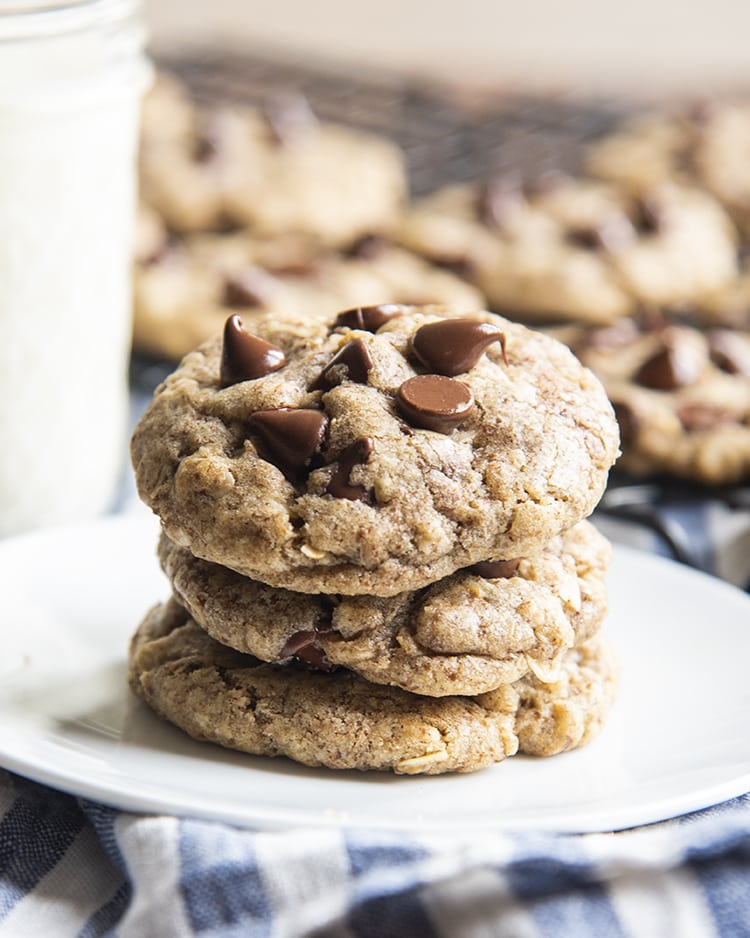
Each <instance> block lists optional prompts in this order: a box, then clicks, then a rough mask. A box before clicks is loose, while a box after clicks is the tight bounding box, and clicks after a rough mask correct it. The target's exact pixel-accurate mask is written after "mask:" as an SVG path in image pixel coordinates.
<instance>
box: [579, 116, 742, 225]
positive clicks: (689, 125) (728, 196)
mask: <svg viewBox="0 0 750 938" xmlns="http://www.w3.org/2000/svg"><path fill="white" fill-rule="evenodd" d="M587 168H588V170H589V172H591V173H592V174H593V175H595V176H598V177H599V178H602V179H608V180H611V181H614V182H617V183H619V184H621V185H624V186H627V187H628V188H629V189H630V190H632V191H636V192H639V191H640V192H642V191H645V190H647V189H650V188H652V187H653V186H654V185H660V184H662V183H664V182H671V181H674V180H682V181H683V182H685V183H687V184H689V185H695V186H699V187H701V188H703V189H705V190H706V191H708V192H710V193H712V194H713V195H714V196H715V197H716V198H717V199H718V200H719V201H720V202H721V204H722V205H723V206H724V207H725V208H726V209H727V211H728V212H729V214H730V215H731V216H732V218H733V219H734V221H735V222H736V223H737V225H738V226H739V227H740V229H741V230H742V232H743V233H744V234H745V235H747V234H748V233H750V104H748V103H747V102H746V101H745V102H743V101H723V102H718V101H715V102H703V103H702V104H701V105H699V106H695V107H692V108H689V109H684V110H683V111H681V112H671V113H670V112H663V113H659V112H656V113H654V112H651V113H647V114H643V115H641V116H638V117H635V118H633V119H632V120H631V121H629V122H627V123H626V124H625V125H624V126H622V127H621V128H620V129H619V130H617V131H615V132H614V133H612V134H609V135H607V136H606V137H605V138H603V139H602V140H601V141H599V142H597V144H596V145H595V146H593V147H592V148H591V151H590V153H589V155H588V160H587Z"/></svg>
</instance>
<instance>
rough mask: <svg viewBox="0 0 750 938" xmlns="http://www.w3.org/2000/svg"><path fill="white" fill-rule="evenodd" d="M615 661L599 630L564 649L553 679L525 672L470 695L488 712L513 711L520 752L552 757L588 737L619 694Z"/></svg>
mask: <svg viewBox="0 0 750 938" xmlns="http://www.w3.org/2000/svg"><path fill="white" fill-rule="evenodd" d="M619 671H620V668H619V662H618V660H617V656H616V655H615V654H614V652H613V650H612V649H611V648H610V646H609V645H608V644H607V642H606V641H605V640H604V638H603V636H602V635H601V634H597V635H595V636H594V638H593V639H591V640H590V641H588V642H584V643H582V644H579V645H576V646H575V647H574V648H571V649H570V650H569V651H567V652H566V653H565V656H564V658H563V665H562V667H561V669H560V672H559V674H558V676H557V678H556V679H555V680H553V681H549V682H545V681H543V680H541V679H540V678H539V677H538V676H537V675H533V674H528V675H527V676H526V677H525V678H523V679H522V680H520V681H516V682H515V683H514V684H506V685H502V686H501V687H499V688H497V690H494V691H491V692H490V693H488V694H482V695H481V696H479V697H476V698H474V699H475V700H476V701H477V703H479V704H481V705H482V706H483V707H487V708H489V709H490V710H492V711H501V712H507V711H512V710H515V711H516V723H515V731H516V735H517V736H518V751H519V752H524V753H526V754H527V755H530V756H554V755H557V754H558V753H561V752H567V751H569V750H570V749H576V748H577V747H579V746H584V745H585V744H586V743H588V742H590V741H591V740H592V739H593V738H594V737H595V736H596V735H597V734H598V733H599V732H600V730H601V729H602V727H603V726H604V723H605V721H606V719H607V717H608V715H609V712H610V710H611V709H612V705H613V704H614V701H615V696H616V694H617V685H618V679H619Z"/></svg>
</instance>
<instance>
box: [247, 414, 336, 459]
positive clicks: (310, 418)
mask: <svg viewBox="0 0 750 938" xmlns="http://www.w3.org/2000/svg"><path fill="white" fill-rule="evenodd" d="M248 426H249V427H250V429H251V430H254V431H255V432H256V433H257V434H258V436H259V437H260V438H261V440H262V442H263V446H264V448H265V450H266V452H267V453H268V454H269V456H270V457H271V459H270V462H272V463H273V464H274V465H276V466H278V467H279V469H281V470H282V471H283V472H286V473H291V474H296V473H299V472H301V471H302V470H304V469H305V468H306V467H307V466H308V465H309V462H310V460H311V459H312V457H313V456H314V455H315V453H316V452H317V451H318V450H319V449H320V446H321V444H322V442H323V437H324V436H325V432H326V427H327V426H328V418H327V417H326V415H325V414H324V413H323V412H322V411H320V410H308V409H303V408H300V409H297V410H294V409H292V408H291V407H280V408H279V409H278V410H258V411H256V412H255V413H254V414H253V415H252V416H251V417H250V419H249V421H248Z"/></svg>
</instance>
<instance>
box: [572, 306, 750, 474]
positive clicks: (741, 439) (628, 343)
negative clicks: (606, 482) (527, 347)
mask: <svg viewBox="0 0 750 938" xmlns="http://www.w3.org/2000/svg"><path fill="white" fill-rule="evenodd" d="M555 334H556V335H557V336H558V337H559V338H561V339H562V340H564V341H566V342H567V343H569V344H570V345H571V347H572V348H573V349H574V350H575V352H576V354H577V355H578V357H579V358H580V359H581V361H583V362H584V363H585V364H586V365H588V366H589V367H590V368H591V369H592V370H593V371H594V372H595V373H596V374H597V375H598V376H599V378H600V379H601V380H602V382H603V384H604V386H605V388H606V390H607V393H608V394H609V396H610V399H611V400H612V402H613V404H614V407H615V412H616V414H617V417H618V420H619V423H620V432H621V436H622V450H623V455H622V457H621V458H620V461H619V462H618V468H622V469H624V470H626V471H629V472H631V473H633V474H634V475H639V476H650V475H656V474H659V473H666V474H670V475H674V476H678V477H681V478H685V479H690V480H693V481H696V482H700V483H705V484H709V485H720V484H724V483H733V482H738V481H742V480H746V479H747V478H750V333H748V332H744V331H741V330H735V329H726V328H707V329H699V328H697V327H695V326H692V325H688V324H685V323H684V322H676V321H670V319H669V318H665V317H663V316H662V317H656V318H654V317H653V316H648V315H647V316H643V317H640V318H636V319H628V320H623V321H620V322H618V323H615V324H614V325H612V326H611V327H609V328H601V329H594V330H587V329H570V328H569V329H566V330H564V332H559V331H558V332H556V333H555Z"/></svg>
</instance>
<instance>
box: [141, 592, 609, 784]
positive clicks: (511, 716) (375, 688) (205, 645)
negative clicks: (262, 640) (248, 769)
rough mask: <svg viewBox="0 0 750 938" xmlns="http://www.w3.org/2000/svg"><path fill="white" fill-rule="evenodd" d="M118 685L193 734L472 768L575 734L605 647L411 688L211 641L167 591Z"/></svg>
mask: <svg viewBox="0 0 750 938" xmlns="http://www.w3.org/2000/svg"><path fill="white" fill-rule="evenodd" d="M129 679H130V684H131V687H132V689H133V690H134V692H135V693H136V694H137V695H138V696H139V697H141V698H142V699H143V700H144V701H145V702H146V703H147V704H148V705H149V706H150V707H151V708H152V709H153V710H155V711H156V713H157V714H159V715H160V716H161V717H163V718H164V719H167V720H169V721H170V722H172V723H175V724H176V725H177V726H179V727H180V728H181V729H183V730H184V731H185V732H186V733H188V734H189V735H191V736H193V737H194V738H195V739H198V740H201V741H208V742H214V743H218V744H219V745H221V746H226V747H229V748H231V749H239V750H241V751H243V752H249V753H253V754H256V755H263V756H277V755H284V756H288V757H289V758H291V759H294V760H296V761H297V762H301V763H303V764H305V765H311V766H321V765H323V766H327V767H329V768H334V769H360V770H376V771H393V772H395V773H398V774H404V775H419V774H425V775H436V774H441V773H446V772H473V771H476V770H478V769H482V768H485V767H486V766H488V765H491V764H493V763H495V762H500V761H502V760H503V759H504V758H505V757H506V756H511V755H513V754H514V753H515V752H516V751H517V749H518V739H519V737H520V738H521V739H522V740H523V745H524V746H526V747H527V750H526V751H528V752H531V753H534V754H535V755H553V754H555V753H557V752H561V751H563V750H564V749H570V748H572V747H574V746H576V745H581V744H582V743H583V742H585V741H587V740H588V739H589V738H590V737H591V736H592V735H593V734H594V733H595V732H596V731H597V730H598V729H599V727H600V726H601V724H602V722H603V720H604V718H605V716H606V713H607V711H608V710H609V707H610V706H611V702H612V697H613V695H614V685H615V680H616V678H615V667H614V663H613V661H612V657H611V653H610V652H609V651H608V650H607V648H606V646H604V645H603V644H602V642H601V640H600V639H598V638H595V639H593V640H592V641H591V642H590V643H588V644H586V645H584V646H582V647H581V648H576V649H572V650H571V651H570V652H569V653H568V656H567V658H566V660H565V662H564V664H563V667H562V669H561V674H560V676H559V678H558V680H557V682H556V683H555V684H552V685H545V684H543V683H542V682H540V681H538V679H537V678H532V677H529V678H524V679H522V680H520V681H518V682H516V683H515V684H513V685H509V686H508V687H504V688H501V689H500V690H498V691H493V692H491V693H490V694H487V695H483V696H480V697H442V698H439V699H438V698H434V697H422V696H420V695H417V694H409V693H407V692H406V691H403V690H401V689H400V688H397V687H385V686H383V685H378V684H369V683H368V682H367V681H364V680H362V678H360V677H357V676H356V675H354V674H352V673H351V672H349V671H346V670H343V669H342V670H339V671H336V672H334V673H332V674H325V673H321V672H315V671H308V670H305V669H302V668H298V667H295V666H294V665H286V666H283V665H274V664H265V663H262V662H259V661H258V659H257V658H253V657H252V656H251V655H244V654H241V653H240V652H237V651H233V650H232V649H230V648H227V647H225V646H223V645H220V644H219V643H218V642H216V641H214V640H213V639H212V638H211V637H210V636H209V635H208V634H207V633H206V632H204V631H203V629H201V628H200V627H199V626H197V625H196V624H195V623H194V622H193V621H192V620H191V619H190V616H189V614H188V613H187V612H186V611H185V610H183V609H182V608H181V607H180V606H179V605H178V604H177V603H176V602H174V601H173V600H171V601H170V602H169V603H167V604H166V605H165V606H157V607H156V608H154V609H153V610H151V612H150V613H149V614H148V615H147V617H146V618H145V620H144V621H143V623H142V624H141V626H140V628H139V629H138V631H137V632H136V634H135V635H134V637H133V640H132V643H131V649H130V667H129Z"/></svg>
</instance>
